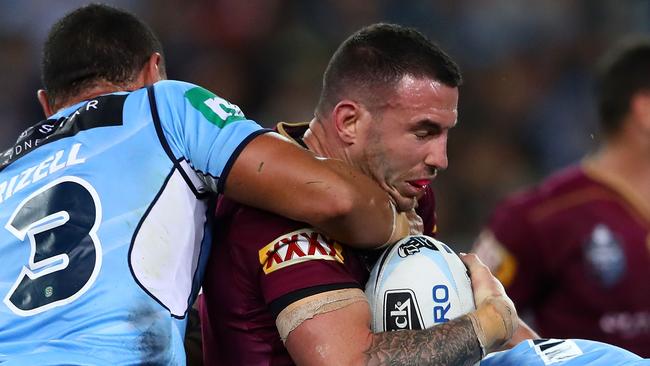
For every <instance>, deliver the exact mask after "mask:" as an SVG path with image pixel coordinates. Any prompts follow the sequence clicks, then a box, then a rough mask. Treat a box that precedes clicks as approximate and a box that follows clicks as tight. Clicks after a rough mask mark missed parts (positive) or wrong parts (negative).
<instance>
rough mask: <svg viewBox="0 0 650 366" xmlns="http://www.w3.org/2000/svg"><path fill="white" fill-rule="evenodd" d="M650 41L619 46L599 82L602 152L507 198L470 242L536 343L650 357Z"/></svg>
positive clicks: (600, 73)
mask: <svg viewBox="0 0 650 366" xmlns="http://www.w3.org/2000/svg"><path fill="white" fill-rule="evenodd" d="M649 65H650V40H648V39H643V40H638V39H637V40H634V41H628V42H624V43H623V44H621V45H620V46H619V47H617V48H615V49H613V50H612V51H610V52H609V53H608V54H607V56H606V57H604V58H603V60H602V61H601V64H600V65H599V66H600V68H599V70H598V75H597V80H596V81H597V89H596V94H597V97H598V106H599V112H600V121H601V127H602V131H603V142H602V145H601V147H600V149H599V151H597V153H596V154H594V155H593V156H588V157H586V158H585V159H584V161H583V162H582V163H581V164H580V165H579V166H574V167H570V168H567V169H565V170H563V171H561V172H559V173H557V174H555V175H553V176H551V177H550V178H548V179H547V180H546V181H544V182H542V183H541V184H540V185H539V186H537V187H534V188H532V189H529V190H527V191H524V192H521V193H518V194H515V195H513V196H512V197H510V198H508V199H507V200H506V201H505V202H503V203H502V204H501V205H500V206H498V207H497V208H496V210H495V211H494V213H493V215H492V217H491V219H490V220H489V223H488V225H487V227H486V228H485V230H484V231H483V232H482V233H481V235H480V237H479V238H478V240H477V243H476V245H475V251H476V253H477V254H478V255H479V256H480V257H481V259H483V261H484V262H485V263H486V264H487V265H488V266H489V267H490V268H491V269H492V271H493V272H494V273H496V275H497V277H498V278H499V279H500V280H501V281H502V282H503V284H504V285H505V286H506V289H507V291H508V294H509V295H510V296H512V298H513V300H514V301H515V303H516V304H517V306H518V307H519V308H520V310H521V311H527V310H529V311H532V315H533V316H534V324H535V325H536V328H537V329H538V330H539V331H540V334H541V335H542V336H552V337H567V338H568V337H572V338H588V339H595V340H599V341H603V342H607V343H611V344H615V345H618V346H620V347H623V348H625V349H628V350H630V351H632V352H635V353H637V354H639V355H642V356H644V357H650V281H648V279H649V278H650V66H649Z"/></svg>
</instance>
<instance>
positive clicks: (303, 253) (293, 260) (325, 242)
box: [259, 229, 345, 274]
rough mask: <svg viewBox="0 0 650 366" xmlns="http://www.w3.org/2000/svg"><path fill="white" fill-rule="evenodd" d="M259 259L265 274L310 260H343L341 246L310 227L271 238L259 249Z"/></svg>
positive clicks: (342, 261) (341, 261)
mask: <svg viewBox="0 0 650 366" xmlns="http://www.w3.org/2000/svg"><path fill="white" fill-rule="evenodd" d="M259 259H260V264H261V265H262V269H263V270H264V273H266V274H269V273H271V272H273V271H276V270H278V269H280V268H285V267H288V266H292V265H294V264H298V263H302V262H306V261H311V260H326V261H336V262H339V263H344V262H345V259H344V258H343V247H342V246H341V245H340V244H339V243H337V242H336V241H334V240H332V239H329V238H327V237H326V236H324V235H323V234H321V233H319V232H316V231H314V230H312V229H300V230H296V231H294V232H291V233H288V234H286V235H282V236H281V237H279V238H277V239H275V240H273V241H272V242H270V243H269V244H267V245H266V246H265V247H264V248H262V249H260V250H259Z"/></svg>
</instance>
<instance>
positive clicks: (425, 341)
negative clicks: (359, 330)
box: [365, 316, 481, 365]
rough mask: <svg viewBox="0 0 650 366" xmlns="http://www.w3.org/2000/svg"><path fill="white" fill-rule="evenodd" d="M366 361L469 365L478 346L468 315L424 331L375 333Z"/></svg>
mask: <svg viewBox="0 0 650 366" xmlns="http://www.w3.org/2000/svg"><path fill="white" fill-rule="evenodd" d="M365 353H366V355H367V363H366V364H367V365H472V364H474V363H476V362H477V361H479V360H480V358H481V348H480V344H479V342H478V339H477V338H476V334H475V332H474V328H473V326H472V322H471V320H470V319H469V317H467V316H462V317H460V318H457V319H454V320H452V321H450V322H447V323H444V324H440V325H437V326H435V327H432V328H429V329H427V330H424V331H412V330H408V331H397V332H385V333H376V334H374V335H373V340H372V344H371V346H370V347H369V348H368V350H367V351H366V352H365Z"/></svg>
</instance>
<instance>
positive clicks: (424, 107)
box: [359, 76, 458, 207]
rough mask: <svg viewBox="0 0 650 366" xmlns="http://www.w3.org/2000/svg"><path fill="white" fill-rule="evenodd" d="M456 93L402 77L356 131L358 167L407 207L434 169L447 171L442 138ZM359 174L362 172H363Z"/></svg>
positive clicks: (452, 122)
mask: <svg viewBox="0 0 650 366" xmlns="http://www.w3.org/2000/svg"><path fill="white" fill-rule="evenodd" d="M457 107H458V88H454V87H449V86H446V85H444V84H442V83H440V82H438V81H435V80H431V79H428V78H415V77H411V76H406V77H404V78H403V79H402V81H401V82H400V83H399V85H398V87H397V90H396V92H395V93H393V94H392V95H391V96H390V97H389V98H387V100H386V101H385V103H384V105H383V106H382V107H381V108H378V109H376V110H375V111H374V115H372V116H371V117H369V118H368V120H367V121H364V123H362V124H361V125H360V126H359V128H361V130H360V133H361V135H362V136H365V138H362V140H361V144H360V146H359V148H361V152H360V155H361V156H362V162H361V165H362V168H365V169H367V171H369V172H370V174H372V175H373V176H374V177H375V179H376V180H377V181H378V182H379V183H380V184H381V185H382V186H383V188H384V189H386V190H387V191H388V192H389V193H391V195H392V196H393V198H395V199H396V200H397V203H398V206H399V207H408V206H409V204H412V202H413V200H414V199H418V198H420V197H421V196H422V194H423V193H424V190H425V188H426V186H427V185H429V184H430V183H431V181H432V180H433V179H434V177H435V176H436V172H437V171H438V170H439V169H445V168H447V134H448V132H449V129H450V128H452V127H454V126H455V124H456V120H457V117H458V111H457ZM365 169H364V170H365Z"/></svg>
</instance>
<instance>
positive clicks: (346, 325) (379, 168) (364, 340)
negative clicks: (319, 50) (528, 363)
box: [201, 24, 517, 365]
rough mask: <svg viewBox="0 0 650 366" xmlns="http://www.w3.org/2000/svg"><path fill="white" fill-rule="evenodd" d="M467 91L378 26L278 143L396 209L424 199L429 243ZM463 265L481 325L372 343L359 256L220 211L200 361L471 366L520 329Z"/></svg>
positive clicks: (409, 37) (266, 217)
mask: <svg viewBox="0 0 650 366" xmlns="http://www.w3.org/2000/svg"><path fill="white" fill-rule="evenodd" d="M460 82H461V76H460V72H459V70H458V68H457V66H456V65H455V64H454V63H453V61H452V60H451V59H450V58H449V57H448V56H447V55H446V54H445V53H444V52H443V51H441V50H440V49H439V48H438V47H437V46H435V45H433V44H432V43H431V42H429V41H428V40H426V38H425V37H424V36H422V35H421V34H420V33H418V32H416V31H415V30H412V29H408V28H403V27H399V26H395V25H387V24H379V25H373V26H370V27H366V28H364V29H362V30H360V31H359V32H357V33H355V34H354V35H352V36H351V37H350V38H348V40H346V41H345V42H344V43H343V44H342V45H341V47H340V48H339V50H338V51H337V52H336V53H335V55H334V56H333V59H332V60H331V61H330V64H329V66H328V68H327V70H326V72H325V76H324V86H323V91H322V94H321V99H320V101H319V104H318V106H317V107H316V113H315V118H314V119H313V120H312V121H311V122H310V123H309V124H308V125H298V126H288V125H280V126H279V127H278V130H279V131H280V132H283V133H284V134H285V135H288V136H291V137H292V138H293V139H294V140H295V141H296V142H297V143H299V144H302V145H304V146H306V147H308V148H309V149H310V150H311V151H313V152H314V153H316V154H317V155H319V156H324V157H330V158H333V159H340V160H342V161H345V162H347V163H348V164H351V165H353V166H355V167H357V168H359V169H360V170H361V171H363V172H365V173H366V174H368V175H370V176H372V177H374V178H375V180H376V181H378V182H379V183H380V185H381V186H382V187H383V188H384V189H385V190H387V191H389V192H391V193H392V196H393V197H395V196H400V197H401V200H403V201H405V202H408V201H409V200H416V199H419V200H420V207H419V209H420V213H421V214H422V215H423V216H424V217H425V220H426V223H425V225H426V230H427V233H429V234H432V231H433V230H435V229H433V228H434V227H435V226H434V225H435V223H434V217H433V196H432V194H431V192H432V191H431V188H430V183H431V181H432V180H433V178H434V177H435V175H436V173H437V171H438V170H439V169H444V168H446V167H447V155H446V145H447V135H448V132H449V130H450V129H451V128H452V127H453V126H454V125H455V124H456V120H457V103H458V85H459V84H460ZM317 183H318V182H314V184H317ZM291 190H292V187H287V191H289V192H290V191H291ZM292 199H295V200H309V199H310V197H293V198H292ZM368 230H373V228H371V227H369V228H368ZM464 261H465V262H466V264H468V267H469V269H470V272H471V273H472V280H473V283H474V295H475V301H476V304H477V310H476V311H475V312H472V313H470V314H468V315H465V316H462V317H459V318H457V319H454V320H452V321H450V322H449V323H446V324H443V325H439V326H436V327H434V328H432V329H427V330H420V331H402V332H389V333H372V331H371V330H370V317H371V313H370V309H369V306H368V303H367V300H366V297H365V294H364V292H363V290H362V289H363V287H364V283H365V281H366V279H367V275H368V272H367V267H366V266H365V265H364V263H363V262H362V260H361V257H360V256H359V255H358V254H357V253H355V252H354V251H352V250H351V249H349V248H347V247H346V246H344V245H341V244H340V243H338V242H335V241H333V240H331V239H329V238H328V237H327V236H325V235H323V234H322V233H320V232H317V231H315V230H314V229H313V228H311V227H310V226H309V225H306V224H305V223H301V222H296V221H293V220H290V219H287V218H284V217H280V216H277V215H274V214H271V213H268V212H264V211H260V210H257V209H253V208H251V207H246V206H242V205H240V204H236V203H234V202H233V201H231V200H228V199H225V198H222V199H220V200H219V202H218V207H217V210H216V228H215V242H214V246H213V252H212V254H211V256H210V263H209V264H208V268H209V270H208V273H207V274H206V277H205V282H204V286H203V288H204V296H203V300H202V303H201V315H202V325H203V334H204V352H205V354H204V355H205V362H206V364H209V365H216V364H228V365H238V364H239V365H286V364H293V363H296V364H301V365H304V364H309V365H318V364H322V365H331V364H383V363H386V364H392V363H399V364H425V363H426V364H431V363H435V364H472V363H475V362H477V361H478V360H479V359H480V358H481V356H482V354H483V353H484V352H485V351H490V350H494V349H496V348H497V347H499V346H500V345H502V344H503V343H504V342H506V341H507V340H509V339H510V336H511V335H512V333H513V332H514V329H515V328H516V324H517V316H516V311H515V309H514V306H513V305H512V303H511V302H510V300H509V299H508V298H507V296H506V295H505V292H504V291H503V288H502V287H501V285H500V284H499V283H498V281H496V279H495V278H494V277H492V275H491V274H490V273H489V271H487V268H486V267H485V266H484V265H483V264H482V263H480V261H478V259H477V257H476V256H474V255H468V256H466V257H464ZM410 351H412V352H410Z"/></svg>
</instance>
